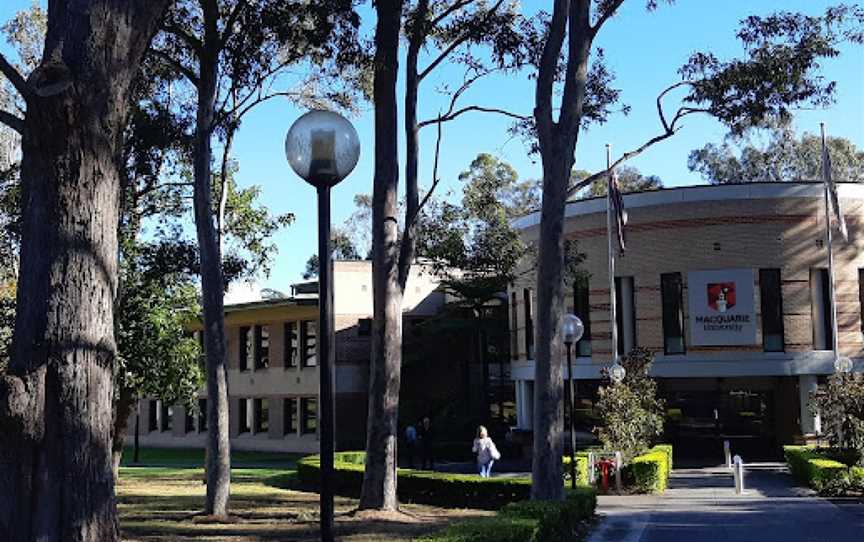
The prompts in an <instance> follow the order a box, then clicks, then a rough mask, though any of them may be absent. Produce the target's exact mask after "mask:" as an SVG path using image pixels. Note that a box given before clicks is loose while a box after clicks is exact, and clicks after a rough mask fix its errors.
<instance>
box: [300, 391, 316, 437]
mask: <svg viewBox="0 0 864 542" xmlns="http://www.w3.org/2000/svg"><path fill="white" fill-rule="evenodd" d="M300 408H301V410H302V411H303V416H302V420H301V423H302V426H301V431H302V433H303V434H304V435H308V434H310V433H314V432H315V431H316V430H317V429H318V399H316V398H315V397H304V398H303V399H301V400H300Z"/></svg>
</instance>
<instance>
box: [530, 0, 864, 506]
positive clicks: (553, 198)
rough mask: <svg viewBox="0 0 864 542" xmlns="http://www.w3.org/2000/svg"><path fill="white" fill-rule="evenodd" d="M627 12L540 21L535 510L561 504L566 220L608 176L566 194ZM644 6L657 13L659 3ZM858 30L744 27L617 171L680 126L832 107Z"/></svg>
mask: <svg viewBox="0 0 864 542" xmlns="http://www.w3.org/2000/svg"><path fill="white" fill-rule="evenodd" d="M623 3H624V0H593V1H592V0H555V2H554V6H553V11H552V13H551V16H548V17H541V18H540V21H541V23H542V24H541V33H542V36H543V37H542V40H541V43H542V49H541V51H540V53H539V55H538V56H537V57H536V61H537V77H536V92H535V103H534V106H535V107H534V118H533V125H532V126H531V128H532V130H533V132H534V134H535V135H536V138H537V148H538V150H539V152H540V156H541V159H542V164H543V196H542V206H541V207H542V208H541V217H542V218H541V222H540V233H539V247H538V254H539V255H538V269H537V288H536V291H537V305H536V306H537V316H536V320H535V322H536V345H537V346H536V351H535V408H534V413H535V420H534V455H533V465H532V481H533V483H532V486H531V494H532V498H534V499H545V500H550V499H551V500H555V499H561V498H563V484H562V483H561V479H562V464H561V455H562V442H561V433H562V421H563V410H562V397H563V379H562V370H561V361H560V360H561V359H562V358H563V346H562V342H561V336H560V326H559V325H558V323H559V322H560V320H561V316H562V315H563V312H564V290H563V268H564V246H565V243H564V235H563V233H564V232H563V229H564V228H563V226H564V209H565V202H566V200H567V197H568V196H569V195H572V194H573V193H575V192H577V191H578V190H580V189H582V188H584V187H586V186H588V185H590V184H591V183H593V182H594V181H596V180H598V179H602V178H604V177H605V176H606V175H608V174H609V171H608V170H603V171H600V172H598V173H595V174H593V175H589V176H588V177H587V178H586V179H584V180H583V181H582V182H580V183H576V184H575V185H570V183H569V179H570V172H571V171H572V169H573V166H574V163H575V150H576V144H577V141H578V138H579V135H580V130H581V129H582V128H584V127H585V126H586V125H587V124H589V123H591V122H602V121H604V120H605V119H606V118H607V116H608V114H609V112H610V107H611V105H612V104H614V103H615V102H616V101H617V100H618V97H619V92H620V91H619V90H618V89H615V88H614V87H613V86H612V75H611V73H610V72H608V70H606V69H605V68H604V67H603V55H602V54H601V52H600V51H599V50H598V49H597V47H596V46H595V44H594V40H595V39H596V37H597V36H598V35H599V34H600V32H601V31H602V30H603V29H604V28H605V27H606V25H607V24H610V22H611V20H612V19H613V18H614V16H615V15H616V13H617V12H618V10H619V8H620V7H621V6H622V4H623ZM668 3H671V2H668ZM645 4H646V7H647V8H648V9H649V10H650V9H655V8H657V7H658V4H659V2H658V1H657V0H647V2H645ZM862 22H864V10H862V9H861V8H860V7H854V6H838V7H834V8H829V9H828V10H826V12H825V13H824V15H822V16H808V15H802V14H799V13H791V12H781V13H777V14H774V15H769V16H765V17H758V16H751V17H747V18H745V19H744V20H743V21H741V26H740V28H739V29H738V31H737V33H736V36H737V37H738V39H739V40H740V42H741V45H742V46H743V51H744V52H743V55H742V57H741V58H736V59H730V60H722V59H720V58H718V57H717V56H716V55H715V54H714V53H711V52H696V53H694V54H693V55H692V56H691V57H690V58H689V59H688V61H687V62H686V63H685V64H684V65H683V66H682V67H681V68H680V69H679V70H678V73H679V75H680V80H679V81H677V82H674V83H672V84H671V85H670V86H669V87H668V88H666V89H665V90H663V91H662V92H661V93H660V95H659V96H658V97H657V102H656V106H657V111H658V116H659V121H660V124H661V131H660V132H659V133H658V134H657V135H656V136H654V137H651V138H650V139H648V140H646V141H645V142H644V143H643V144H641V145H639V146H638V147H636V148H634V149H633V150H628V151H626V152H625V153H623V154H622V155H621V156H620V157H619V158H617V159H616V160H614V162H613V163H612V166H613V167H618V166H619V165H621V164H622V163H624V162H625V161H626V160H628V159H630V158H632V157H634V156H637V155H639V154H640V153H642V152H644V151H645V150H646V149H648V148H649V147H651V146H652V145H655V144H656V143H659V142H660V141H664V140H666V139H668V138H670V137H672V136H674V135H675V134H676V133H677V132H678V131H679V130H680V128H681V124H680V123H681V121H682V119H686V118H688V117H690V116H692V115H697V114H704V115H710V116H712V117H714V118H716V119H717V120H719V121H720V122H722V123H724V124H725V125H726V126H728V127H729V129H730V130H731V131H732V132H733V133H741V132H742V131H744V130H745V129H747V128H748V127H752V126H754V125H764V124H767V123H768V122H769V121H771V120H777V119H788V118H789V117H790V116H791V114H792V111H793V110H794V108H795V107H797V106H811V107H813V106H823V105H826V104H828V103H830V102H831V98H832V95H833V91H834V88H835V84H834V83H833V82H826V81H825V80H824V79H823V78H822V77H821V76H820V74H819V71H818V70H819V67H820V62H821V61H822V60H823V59H825V58H830V57H833V56H836V55H837V54H839V49H838V47H839V45H840V43H841V42H843V41H844V40H852V41H855V42H859V43H860V42H861V41H862V38H864V33H862V31H861V24H862ZM606 54H607V55H612V54H614V50H613V49H609V50H607V51H606ZM592 60H593V62H592ZM558 83H560V88H558V85H557V84H558ZM556 88H558V90H560V94H558V93H557V92H556ZM675 92H679V93H683V96H682V97H681V98H680V105H679V107H678V108H677V109H675V111H674V113H671V114H670V113H669V112H667V109H666V104H667V102H668V101H669V100H671V96H672V95H673V94H674V93H675ZM556 96H560V99H559V98H556Z"/></svg>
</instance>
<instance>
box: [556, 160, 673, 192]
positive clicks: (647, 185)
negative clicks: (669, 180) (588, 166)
mask: <svg viewBox="0 0 864 542" xmlns="http://www.w3.org/2000/svg"><path fill="white" fill-rule="evenodd" d="M615 173H617V174H618V187H619V188H620V189H621V192H622V193H624V194H627V193H631V192H645V191H647V190H657V189H659V188H663V181H662V180H660V177H658V176H657V175H643V174H642V172H641V171H639V170H638V169H636V168H635V167H633V166H621V167H619V168H618V169H617V170H615ZM590 175H591V174H590V173H589V172H587V171H584V170H577V171H574V172H573V174H572V175H571V177H570V183H571V184H578V183H580V182H581V181H583V180H584V179H587V178H588V177H589V176H590ZM608 189H609V185H608V183H607V182H606V179H598V180H596V181H594V182H593V183H591V184H590V185H588V186H587V187H586V188H585V189H584V190H582V192H580V195H579V197H581V198H598V197H606V193H607V191H608Z"/></svg>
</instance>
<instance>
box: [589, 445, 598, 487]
mask: <svg viewBox="0 0 864 542" xmlns="http://www.w3.org/2000/svg"><path fill="white" fill-rule="evenodd" d="M594 468H595V467H594V452H588V483H589V484H590V485H592V486H593V485H594V484H595V483H596V482H597V473H596V471H595V470H594Z"/></svg>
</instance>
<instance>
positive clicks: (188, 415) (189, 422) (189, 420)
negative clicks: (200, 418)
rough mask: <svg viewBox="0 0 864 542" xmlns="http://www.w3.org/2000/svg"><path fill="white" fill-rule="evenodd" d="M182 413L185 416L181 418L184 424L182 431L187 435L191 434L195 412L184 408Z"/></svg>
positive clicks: (193, 428)
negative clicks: (183, 419)
mask: <svg viewBox="0 0 864 542" xmlns="http://www.w3.org/2000/svg"><path fill="white" fill-rule="evenodd" d="M184 412H185V416H183V417H184V418H185V422H186V423H185V424H184V427H183V429H184V430H185V432H187V433H192V432H194V431H195V412H194V411H193V410H192V409H191V408H189V407H186V409H185V411H184Z"/></svg>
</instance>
